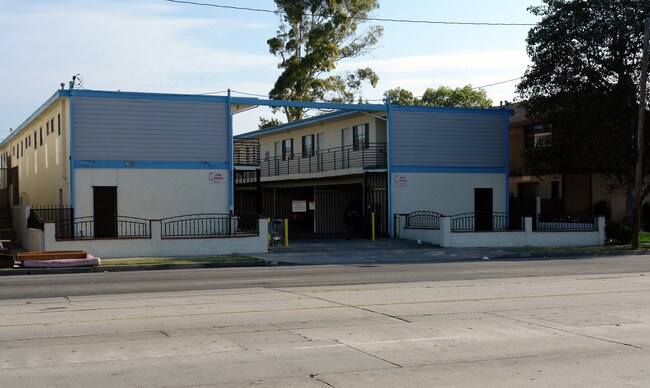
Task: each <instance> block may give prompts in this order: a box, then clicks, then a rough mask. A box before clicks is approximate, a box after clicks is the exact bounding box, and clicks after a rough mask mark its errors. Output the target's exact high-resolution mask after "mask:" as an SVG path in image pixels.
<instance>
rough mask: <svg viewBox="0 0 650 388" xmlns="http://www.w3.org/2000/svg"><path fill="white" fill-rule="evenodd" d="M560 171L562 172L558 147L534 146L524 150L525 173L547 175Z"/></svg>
mask: <svg viewBox="0 0 650 388" xmlns="http://www.w3.org/2000/svg"><path fill="white" fill-rule="evenodd" d="M558 172H560V154H559V152H558V149H557V148H556V147H551V146H549V147H533V148H528V149H526V150H525V151H524V154H523V173H524V175H546V174H554V173H558Z"/></svg>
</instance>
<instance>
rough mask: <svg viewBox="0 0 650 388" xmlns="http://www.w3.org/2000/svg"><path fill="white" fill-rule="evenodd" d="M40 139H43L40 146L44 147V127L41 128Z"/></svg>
mask: <svg viewBox="0 0 650 388" xmlns="http://www.w3.org/2000/svg"><path fill="white" fill-rule="evenodd" d="M40 139H41V141H40V143H41V144H40V145H43V127H41V129H40Z"/></svg>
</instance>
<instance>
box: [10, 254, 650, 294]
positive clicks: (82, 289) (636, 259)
mask: <svg viewBox="0 0 650 388" xmlns="http://www.w3.org/2000/svg"><path fill="white" fill-rule="evenodd" d="M638 272H650V257H648V256H612V257H596V258H591V257H572V258H554V259H521V260H513V259H508V260H490V261H480V260H479V261H455V262H434V263H416V264H412V263H411V264H409V263H399V264H379V263H377V264H349V265H318V266H274V267H254V268H218V269H191V270H166V271H138V272H111V273H108V272H105V273H102V272H99V273H78V274H61V275H25V276H3V277H0V300H6V299H21V298H43V297H52V296H81V295H111V294H130V293H141V292H177V291H196V290H223V289H237V288H246V287H269V288H274V287H303V286H334V285H351V284H382V283H395V282H422V281H448V280H471V279H502V278H512V277H536V276H558V275H585V274H617V273H638Z"/></svg>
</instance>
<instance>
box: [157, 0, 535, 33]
mask: <svg viewBox="0 0 650 388" xmlns="http://www.w3.org/2000/svg"><path fill="white" fill-rule="evenodd" d="M164 1H167V2H169V3H177V4H189V5H196V6H201V7H213V8H224V9H232V10H236V11H249V12H263V13H273V14H277V13H278V11H274V10H271V9H263V8H250V7H236V6H233V5H220V4H212V3H199V2H196V1H185V0H164ZM314 16H318V15H314ZM354 18H355V19H357V20H367V21H373V22H389V23H411V24H443V25H460V26H492V27H494V26H512V27H531V26H535V24H534V23H502V22H458V21H440V20H417V19H390V18H374V17H360V16H356V17H354Z"/></svg>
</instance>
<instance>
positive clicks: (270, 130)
mask: <svg viewBox="0 0 650 388" xmlns="http://www.w3.org/2000/svg"><path fill="white" fill-rule="evenodd" d="M355 113H357V112H355V111H340V112H332V113H326V114H324V115H319V116H315V117H310V118H307V119H302V120H297V121H292V122H290V123H286V124H281V125H278V126H275V127H271V128H264V129H259V130H257V131H252V132H247V133H242V134H240V135H237V136H235V139H250V138H254V137H257V136H264V135H269V134H271V133H276V132H281V131H286V130H288V129H295V128H298V127H301V126H307V125H310V124H316V123H319V122H322V121H326V120H330V119H335V118H339V117H345V116H350V115H353V114H355Z"/></svg>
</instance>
